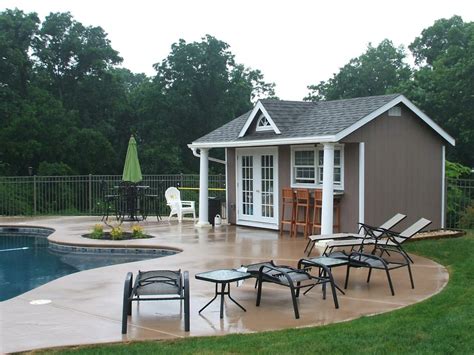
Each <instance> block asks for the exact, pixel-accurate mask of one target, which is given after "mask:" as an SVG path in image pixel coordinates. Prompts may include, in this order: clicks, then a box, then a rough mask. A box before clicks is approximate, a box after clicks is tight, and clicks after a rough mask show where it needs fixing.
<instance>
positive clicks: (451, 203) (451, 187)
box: [446, 179, 474, 229]
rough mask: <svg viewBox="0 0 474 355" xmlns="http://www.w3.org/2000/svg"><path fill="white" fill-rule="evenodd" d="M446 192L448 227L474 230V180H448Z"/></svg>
mask: <svg viewBox="0 0 474 355" xmlns="http://www.w3.org/2000/svg"><path fill="white" fill-rule="evenodd" d="M446 191H447V198H446V227H448V228H461V229H474V179H447V180H446Z"/></svg>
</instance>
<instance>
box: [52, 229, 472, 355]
mask: <svg viewBox="0 0 474 355" xmlns="http://www.w3.org/2000/svg"><path fill="white" fill-rule="evenodd" d="M407 247H408V250H409V251H410V252H412V253H416V254H419V255H424V256H427V257H429V258H431V259H434V260H436V261H438V262H439V263H441V264H443V265H445V266H446V267H447V268H448V269H449V272H450V281H449V284H448V285H447V287H446V288H445V289H444V290H443V291H442V292H441V293H440V294H438V295H436V296H434V297H432V298H430V299H428V300H426V301H424V302H421V303H418V304H415V305H413V306H409V307H406V308H403V309H400V310H397V311H394V312H390V313H386V314H382V315H377V316H373V317H363V318H359V319H357V320H354V321H351V322H345V323H340V324H333V325H328V326H324V327H315V328H305V329H288V330H283V331H276V332H266V333H259V334H249V335H228V336H224V337H203V338H188V339H184V340H176V341H147V342H134V343H129V344H114V345H97V346H88V347H78V348H70V349H61V350H57V351H49V352H47V353H65V354H68V353H77V352H79V353H84V354H133V353H137V354H148V353H153V354H251V353H258V354H293V353H294V354H314V353H325V352H327V353H341V354H342V353H382V354H384V353H386V354H393V353H399V354H402V353H403V354H405V353H424V354H433V353H438V354H441V353H442V354H446V353H456V354H473V353H474V333H473V331H474V232H472V231H471V232H469V233H468V235H466V236H464V237H462V238H455V239H445V240H432V241H419V242H414V243H411V244H410V245H408V246H407ZM415 282H416V280H415Z"/></svg>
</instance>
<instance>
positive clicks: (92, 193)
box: [0, 174, 225, 216]
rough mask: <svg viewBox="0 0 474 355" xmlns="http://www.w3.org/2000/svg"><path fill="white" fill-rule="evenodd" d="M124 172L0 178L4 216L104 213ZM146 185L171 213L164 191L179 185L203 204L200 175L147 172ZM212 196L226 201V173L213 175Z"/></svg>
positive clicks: (0, 212) (185, 196)
mask: <svg viewBox="0 0 474 355" xmlns="http://www.w3.org/2000/svg"><path fill="white" fill-rule="evenodd" d="M121 178H122V177H121V175H79V176H31V177H17V176H12V177H0V215H4V216H21V215H100V214H102V211H103V197H104V196H103V195H104V192H103V186H104V184H106V185H107V186H108V187H109V188H113V187H114V186H118V185H119V184H120V182H121ZM141 184H142V185H146V186H149V187H150V190H151V191H153V192H155V193H156V194H158V196H159V197H160V199H159V200H160V205H159V207H158V212H159V213H160V215H166V214H167V213H168V211H167V207H166V201H165V197H164V193H165V191H166V189H167V188H168V187H171V186H175V187H177V188H178V189H179V190H180V191H181V199H182V200H192V201H196V205H197V204H198V203H199V202H198V201H199V175H190V174H177V175H144V176H143V181H142V182H141ZM209 196H210V197H218V198H219V199H221V200H223V201H224V200H225V176H224V175H210V176H209Z"/></svg>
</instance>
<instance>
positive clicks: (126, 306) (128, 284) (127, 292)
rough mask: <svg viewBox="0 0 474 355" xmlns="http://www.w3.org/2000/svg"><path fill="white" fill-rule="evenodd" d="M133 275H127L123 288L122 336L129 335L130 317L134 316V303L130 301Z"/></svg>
mask: <svg viewBox="0 0 474 355" xmlns="http://www.w3.org/2000/svg"><path fill="white" fill-rule="evenodd" d="M132 281H133V274H132V273H131V272H129V273H127V276H126V277H125V283H124V286H123V304H122V334H127V320H128V316H129V315H131V314H132V304H131V303H132V302H131V300H130V296H131V290H132Z"/></svg>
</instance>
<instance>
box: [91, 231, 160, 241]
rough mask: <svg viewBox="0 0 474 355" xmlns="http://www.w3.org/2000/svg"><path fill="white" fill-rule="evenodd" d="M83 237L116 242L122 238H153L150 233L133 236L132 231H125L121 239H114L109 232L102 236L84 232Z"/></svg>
mask: <svg viewBox="0 0 474 355" xmlns="http://www.w3.org/2000/svg"><path fill="white" fill-rule="evenodd" d="M82 237H83V238H87V239H94V240H112V241H114V242H115V241H120V240H131V239H133V240H135V239H148V238H153V236H151V235H148V234H145V235H144V236H143V237H141V238H133V236H132V233H129V232H123V234H122V238H121V239H112V237H111V236H110V233H109V232H104V235H103V236H102V237H101V238H92V237H91V235H90V234H83V235H82Z"/></svg>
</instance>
